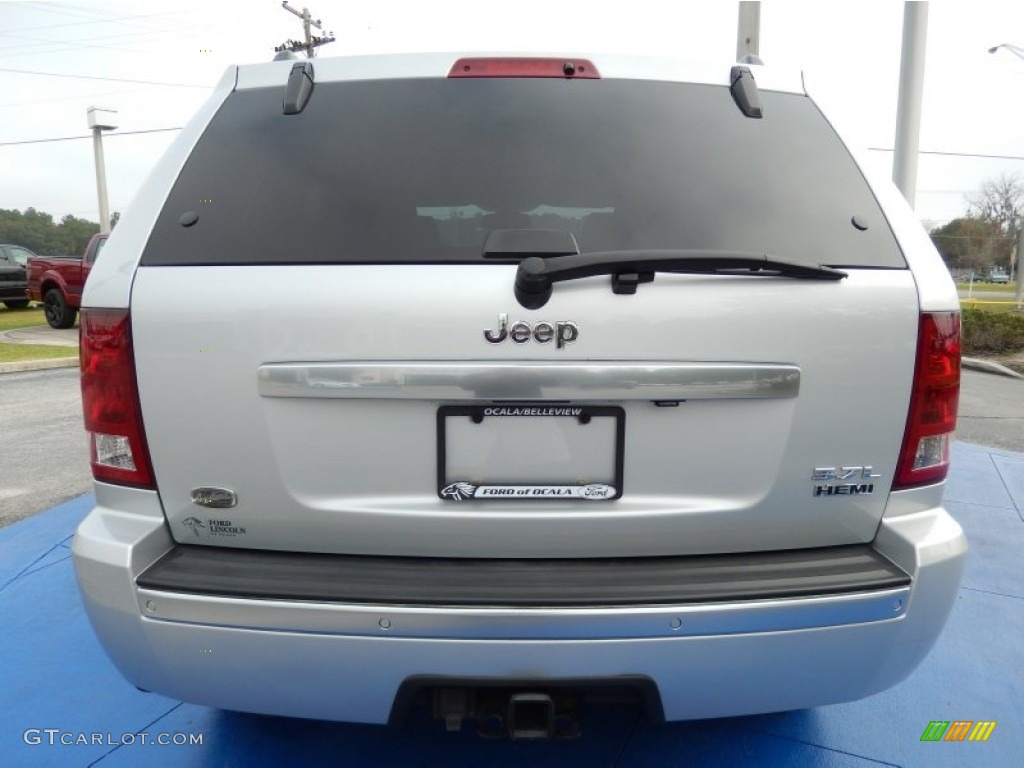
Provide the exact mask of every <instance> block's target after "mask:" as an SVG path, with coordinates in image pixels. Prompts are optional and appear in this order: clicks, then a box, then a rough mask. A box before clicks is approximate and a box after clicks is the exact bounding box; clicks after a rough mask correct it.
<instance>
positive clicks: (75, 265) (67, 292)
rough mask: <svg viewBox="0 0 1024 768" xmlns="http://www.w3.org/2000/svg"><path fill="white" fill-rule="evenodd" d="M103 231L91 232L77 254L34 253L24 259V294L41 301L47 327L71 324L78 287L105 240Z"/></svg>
mask: <svg viewBox="0 0 1024 768" xmlns="http://www.w3.org/2000/svg"><path fill="white" fill-rule="evenodd" d="M108 236H109V235H107V234H102V233H101V234H97V235H93V236H92V239H90V240H89V244H88V245H87V246H86V247H85V253H84V254H82V255H81V256H47V257H43V256H35V255H34V254H33V256H32V258H30V259H29V260H28V295H29V298H31V299H32V300H33V301H41V302H43V312H44V313H45V314H46V322H47V323H49V325H50V327H51V328H70V327H71V326H73V325H74V324H75V316H76V315H77V314H78V307H79V303H80V301H81V298H82V288H83V287H84V286H85V281H86V278H88V277H89V272H90V270H91V269H92V266H93V264H94V263H95V261H96V257H97V256H99V253H100V251H101V250H102V249H103V244H104V243H106V242H107V237H108Z"/></svg>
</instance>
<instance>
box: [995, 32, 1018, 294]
mask: <svg viewBox="0 0 1024 768" xmlns="http://www.w3.org/2000/svg"><path fill="white" fill-rule="evenodd" d="M1000 48H1005V49H1006V50H1008V51H1009V52H1010V53H1012V54H1013V55H1014V56H1016V57H1017V58H1019V59H1024V48H1021V47H1020V46H1017V45H1012V44H1010V43H1000V44H999V45H993V46H992V47H991V48H989V49H988V52H989V53H995V52H996V51H998V50H999V49H1000ZM1013 265H1014V266H1015V267H1016V269H1017V290H1016V292H1015V294H1014V299H1015V300H1016V302H1017V309H1018V310H1019V309H1020V308H1021V302H1022V301H1024V216H1022V217H1021V221H1020V224H1019V225H1018V228H1017V252H1016V253H1015V254H1014V262H1013Z"/></svg>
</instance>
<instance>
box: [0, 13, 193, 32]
mask: <svg viewBox="0 0 1024 768" xmlns="http://www.w3.org/2000/svg"><path fill="white" fill-rule="evenodd" d="M199 10H203V8H202V7H194V8H182V9H179V10H176V11H164V12H163V13H142V14H133V15H130V16H115V17H110V18H105V19H95V20H93V21H69V22H67V23H65V24H43V25H37V26H35V27H15V28H14V29H10V30H8V32H29V31H31V30H35V29H56V28H57V27H80V26H84V25H86V24H123V23H124V22H126V21H132V20H134V19H153V18H157V17H159V16H177V15H179V14H182V13H194V12H195V11H199ZM187 28H188V27H187V25H184V24H183V25H182V29H187Z"/></svg>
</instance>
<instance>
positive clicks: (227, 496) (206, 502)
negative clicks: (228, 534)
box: [192, 487, 238, 509]
mask: <svg viewBox="0 0 1024 768" xmlns="http://www.w3.org/2000/svg"><path fill="white" fill-rule="evenodd" d="M192 503H193V504H195V505H197V506H200V507H206V508H207V509H230V508H231V507H233V506H235V505H236V504H238V496H236V495H235V492H234V491H232V490H231V489H230V488H205V487H204V488H193V489H192Z"/></svg>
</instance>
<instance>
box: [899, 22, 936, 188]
mask: <svg viewBox="0 0 1024 768" xmlns="http://www.w3.org/2000/svg"><path fill="white" fill-rule="evenodd" d="M927 38H928V3H927V2H907V3H904V4H903V54H902V57H901V59H900V95H899V103H898V104H897V107H896V152H895V154H894V155H893V159H892V180H893V181H894V182H896V186H897V187H899V189H900V192H902V193H903V197H905V198H906V200H907V202H908V203H910V207H911V208H913V207H914V198H915V196H916V194H917V153H918V148H919V146H920V139H921V94H922V92H923V91H924V53H925V43H926V41H927Z"/></svg>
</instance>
